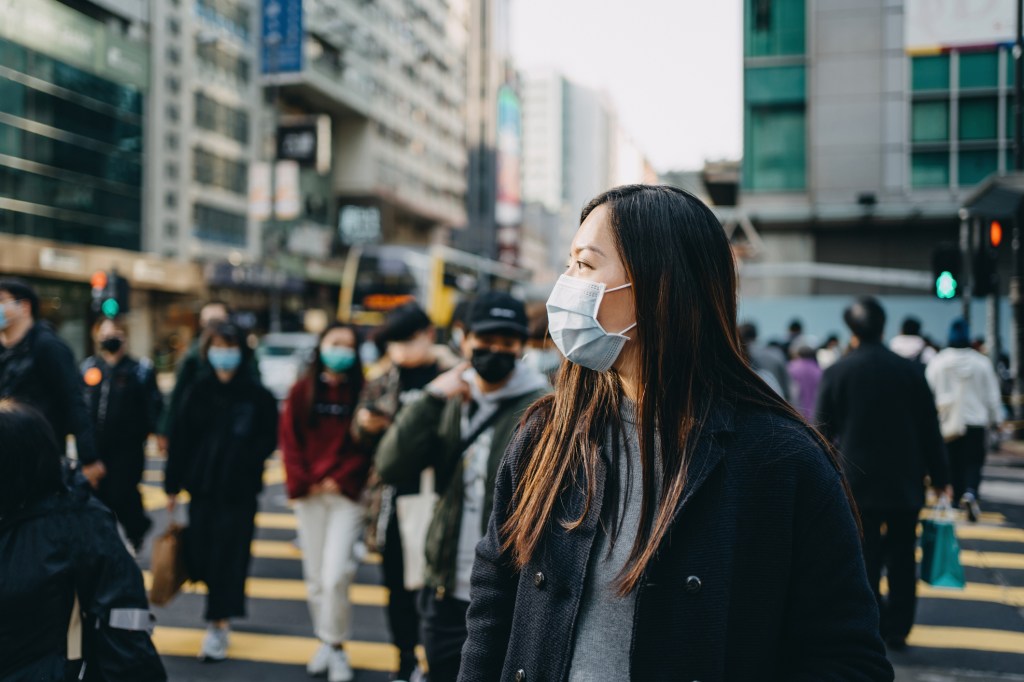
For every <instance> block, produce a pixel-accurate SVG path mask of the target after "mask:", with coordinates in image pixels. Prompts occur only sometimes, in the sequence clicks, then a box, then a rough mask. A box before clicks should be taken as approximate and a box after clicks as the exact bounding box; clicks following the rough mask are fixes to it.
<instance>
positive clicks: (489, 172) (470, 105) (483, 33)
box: [452, 0, 521, 258]
mask: <svg viewBox="0 0 1024 682" xmlns="http://www.w3.org/2000/svg"><path fill="white" fill-rule="evenodd" d="M466 5H467V6H466V9H467V14H468V24H467V26H468V29H469V30H468V49H467V53H466V82H465V90H466V106H465V130H466V148H467V153H468V157H467V162H468V163H467V186H466V222H465V224H464V225H463V226H462V229H459V230H456V231H455V232H454V233H453V234H452V241H453V243H454V244H455V246H456V247H458V248H460V249H463V250H465V251H470V252H472V253H475V254H478V255H480V256H483V257H485V258H497V257H498V256H499V239H498V231H499V220H498V215H497V214H498V203H499V196H498V190H499V186H498V185H499V177H498V175H499V158H498V156H499V152H498V143H499V128H500V127H501V126H500V124H501V123H502V122H500V121H499V115H500V113H501V111H502V107H501V103H500V101H499V99H500V95H501V94H502V93H504V98H505V101H506V105H505V107H504V111H505V114H506V116H507V118H506V121H505V125H506V127H508V126H512V125H514V124H515V127H520V126H519V125H518V122H516V121H514V120H512V119H513V118H515V117H516V116H517V115H521V114H520V113H519V102H518V98H519V93H518V91H519V85H518V77H517V75H516V73H515V70H514V68H513V65H512V61H511V49H510V39H509V26H510V22H509V0H466ZM512 100H515V101H514V102H513V101H512ZM518 144H521V142H519V143H518ZM508 151H510V150H508V149H506V152H508ZM508 198H509V199H513V198H515V199H519V198H517V197H508ZM517 203H518V202H517ZM512 217H513V218H515V216H512ZM506 223H507V224H508V225H509V226H510V227H514V225H515V224H516V223H515V221H514V220H513V221H512V222H511V223H508V221H507V220H506Z"/></svg>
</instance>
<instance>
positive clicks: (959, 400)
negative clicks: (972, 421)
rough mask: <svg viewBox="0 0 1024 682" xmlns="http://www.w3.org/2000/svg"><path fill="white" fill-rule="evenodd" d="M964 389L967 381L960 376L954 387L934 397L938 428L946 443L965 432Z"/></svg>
mask: <svg viewBox="0 0 1024 682" xmlns="http://www.w3.org/2000/svg"><path fill="white" fill-rule="evenodd" d="M966 390H967V382H966V381H965V380H964V379H963V378H961V379H960V381H959V382H958V383H957V386H956V388H955V389H952V390H948V391H945V392H944V393H942V394H941V395H939V396H936V398H935V403H936V406H937V407H938V409H939V430H940V431H942V438H943V439H944V440H945V441H946V442H947V443H948V442H949V441H951V440H956V439H957V438H961V437H963V435H964V434H966V433H967V420H966V419H965V418H964V392H965V391H966Z"/></svg>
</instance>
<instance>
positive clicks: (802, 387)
mask: <svg viewBox="0 0 1024 682" xmlns="http://www.w3.org/2000/svg"><path fill="white" fill-rule="evenodd" d="M814 345H815V344H814V343H813V342H812V341H811V339H809V338H807V337H806V336H801V337H800V338H799V339H797V340H796V341H794V342H793V359H792V360H790V361H789V365H788V366H787V368H786V369H787V370H788V371H789V376H790V379H792V381H793V393H794V395H793V400H794V404H795V406H796V408H797V409H798V410H800V414H802V415H803V417H804V419H806V420H807V421H809V422H812V423H813V422H814V408H815V406H816V405H817V403H818V386H819V385H820V384H821V375H822V370H821V367H819V366H818V360H817V358H816V357H815V352H814Z"/></svg>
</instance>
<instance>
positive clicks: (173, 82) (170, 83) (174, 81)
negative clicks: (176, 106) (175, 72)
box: [167, 76, 181, 94]
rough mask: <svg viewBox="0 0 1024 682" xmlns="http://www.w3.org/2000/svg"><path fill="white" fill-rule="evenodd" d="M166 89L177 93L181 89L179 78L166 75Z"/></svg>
mask: <svg viewBox="0 0 1024 682" xmlns="http://www.w3.org/2000/svg"><path fill="white" fill-rule="evenodd" d="M167 89H168V90H169V91H170V92H172V93H174V94H177V93H178V92H180V91H181V79H180V78H178V77H177V76H168V77H167Z"/></svg>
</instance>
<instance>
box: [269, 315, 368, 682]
mask: <svg viewBox="0 0 1024 682" xmlns="http://www.w3.org/2000/svg"><path fill="white" fill-rule="evenodd" d="M358 347H359V342H358V338H357V335H356V331H355V329H353V328H352V327H350V326H348V325H344V324H340V323H335V324H332V325H330V326H329V327H327V329H326V330H324V332H323V333H322V334H321V335H320V343H319V344H318V345H317V350H316V351H315V355H314V356H313V358H312V361H311V362H310V363H309V370H308V372H307V373H306V375H305V376H303V377H302V378H300V379H299V380H298V381H297V382H296V383H295V385H294V386H293V387H292V389H291V391H290V392H289V393H288V398H287V399H286V400H285V404H284V410H283V412H282V413H281V424H280V428H279V432H280V436H281V451H282V453H283V454H284V466H285V472H286V474H287V481H286V483H287V488H288V497H290V498H291V499H293V500H295V515H296V517H298V522H299V538H300V540H301V542H302V573H303V575H304V576H305V580H306V589H307V592H308V599H309V612H310V616H311V618H312V620H313V627H314V629H315V631H316V636H317V638H318V639H319V640H320V642H321V645H320V648H319V649H318V650H317V651H316V653H315V654H314V655H313V658H312V660H310V661H309V664H308V666H307V670H308V672H309V674H310V675H323V674H325V673H326V674H327V679H328V680H329V682H348V681H349V680H351V679H352V677H353V672H352V667H351V666H350V665H349V662H348V656H347V654H346V653H345V649H344V643H345V640H347V639H348V638H349V635H350V633H351V628H350V622H351V616H352V604H351V602H350V601H349V598H348V588H349V585H350V584H351V582H352V578H353V573H354V569H355V565H356V561H355V559H354V558H353V552H354V550H355V545H356V541H357V540H358V539H359V535H360V533H361V531H362V528H363V520H364V515H365V512H364V509H363V505H362V504H361V503H360V498H361V497H362V493H363V488H364V487H365V486H366V479H367V476H368V474H369V470H370V455H369V450H368V448H367V447H365V446H364V445H363V444H362V443H360V442H359V441H358V440H357V438H356V436H355V433H354V430H353V428H352V418H353V413H354V412H355V407H356V404H357V402H358V400H359V391H360V389H362V386H363V368H362V365H361V363H360V361H359V354H358V351H357V350H356V349H357V348H358Z"/></svg>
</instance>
